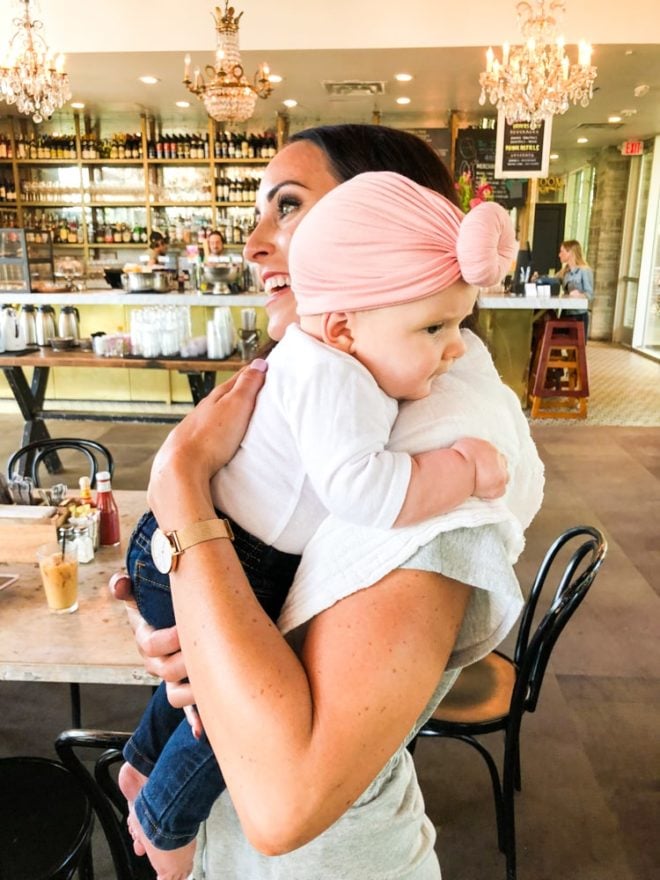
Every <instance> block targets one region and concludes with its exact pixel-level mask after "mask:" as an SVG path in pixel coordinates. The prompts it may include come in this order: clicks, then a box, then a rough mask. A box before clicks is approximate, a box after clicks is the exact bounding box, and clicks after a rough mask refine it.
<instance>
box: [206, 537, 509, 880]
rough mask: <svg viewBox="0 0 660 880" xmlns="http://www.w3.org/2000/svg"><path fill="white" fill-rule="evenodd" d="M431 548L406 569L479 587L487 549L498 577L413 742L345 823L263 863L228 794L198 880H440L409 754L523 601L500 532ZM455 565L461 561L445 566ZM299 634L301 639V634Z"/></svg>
mask: <svg viewBox="0 0 660 880" xmlns="http://www.w3.org/2000/svg"><path fill="white" fill-rule="evenodd" d="M431 545H432V546H427V547H423V548H421V549H420V550H419V551H418V552H417V553H416V554H415V555H414V556H413V557H411V558H410V559H409V560H408V561H407V562H406V563H405V565H404V567H408V568H417V569H421V570H431V571H437V570H441V571H444V572H445V573H446V574H448V576H456V575H460V577H461V579H463V580H464V581H465V582H467V583H470V582H472V583H473V584H475V581H476V584H479V582H480V581H482V580H483V578H484V572H483V568H481V569H480V570H479V571H478V572H476V571H475V572H472V571H471V570H470V564H469V560H470V559H471V558H472V557H473V556H478V555H479V554H476V552H475V551H476V549H477V547H481V546H483V545H485V546H487V547H488V548H489V550H490V551H491V552H490V553H489V555H490V557H491V560H492V563H493V567H492V569H491V576H492V579H491V581H490V584H489V589H481V588H479V587H478V586H476V584H475V586H476V588H475V590H474V594H473V596H472V598H471V600H470V603H469V605H468V609H467V611H466V614H465V618H464V620H463V624H462V627H461V631H460V634H459V637H458V639H457V650H456V651H455V653H454V654H453V655H452V659H451V660H450V663H449V666H452V665H456V668H454V669H451V670H450V671H448V672H445V674H444V675H443V676H442V678H441V680H440V682H439V684H438V687H437V688H436V690H435V692H434V694H433V696H432V698H431V700H430V701H429V703H428V705H427V707H426V709H425V710H424V712H423V713H422V715H421V716H420V718H419V719H418V721H417V723H416V724H415V726H414V728H413V730H411V732H410V734H409V735H408V737H406V740H405V741H404V742H403V743H402V744H401V746H400V747H399V749H398V750H397V752H396V753H395V754H394V755H393V756H392V757H391V758H390V760H389V761H388V763H387V764H386V766H385V767H384V768H383V769H382V770H381V772H380V773H379V774H378V776H377V777H376V778H375V779H374V781H373V782H372V783H371V784H370V785H369V786H368V788H367V789H366V791H365V792H364V793H363V794H362V795H361V796H360V797H359V798H358V799H357V800H356V801H355V803H354V804H353V805H352V806H351V807H350V809H349V810H347V811H346V813H344V815H343V816H341V818H340V819H338V820H337V821H336V822H335V823H334V824H333V825H332V826H331V827H330V828H328V829H327V831H325V832H324V833H323V834H321V835H320V836H319V837H317V838H315V839H314V840H312V841H310V843H308V844H306V845H305V846H303V847H301V848H300V849H297V850H295V851H293V852H291V853H287V854H286V855H283V856H264V855H262V854H261V853H259V852H257V851H256V850H255V849H253V847H252V846H251V845H250V844H249V842H248V841H247V840H246V838H245V836H244V835H243V833H242V830H241V827H240V823H239V821H238V817H237V815H236V813H235V811H234V808H233V805H232V802H231V798H230V797H229V794H228V793H227V792H225V793H224V794H223V795H222V796H221V797H220V798H219V800H218V801H217V802H216V804H215V806H214V807H213V811H212V813H211V816H210V818H209V820H208V821H207V823H206V827H205V828H203V829H202V831H201V832H200V836H199V838H198V848H197V861H196V868H195V872H194V875H193V876H194V878H195V880H245V878H249V880H440V865H439V863H438V859H437V856H436V854H435V851H434V844H435V838H436V835H435V829H434V827H433V824H432V823H431V821H430V820H429V819H428V817H427V816H426V815H425V813H424V800H423V797H422V793H421V790H420V788H419V784H418V782H417V776H416V774H415V769H414V765H413V761H412V758H411V756H410V753H409V752H408V751H407V749H406V748H405V746H406V744H407V743H408V742H409V741H410V740H411V739H412V738H413V737H414V736H415V734H416V733H417V731H418V730H419V728H420V727H421V725H422V724H423V723H424V721H426V719H427V718H428V717H429V716H430V715H431V714H432V712H433V711H434V709H435V708H436V706H437V704H438V703H439V702H440V700H441V699H442V698H443V697H444V695H445V694H446V693H447V692H448V691H449V689H450V688H451V686H452V685H453V683H454V681H455V680H456V678H457V677H458V674H459V672H460V667H459V664H457V663H456V660H457V657H461V656H463V657H465V656H468V655H469V657H470V662H473V661H474V660H477V659H479V657H481V656H484V655H485V654H486V653H488V651H489V650H491V649H492V648H493V647H494V645H495V644H496V643H497V642H499V641H501V639H503V638H504V636H505V635H506V633H507V632H508V630H509V628H510V627H511V626H512V624H513V622H514V621H515V619H516V617H517V615H518V614H519V612H520V608H521V607H522V596H521V594H520V589H519V587H518V584H517V581H516V579H515V575H514V574H513V570H512V568H511V565H510V563H509V562H508V561H507V558H506V553H505V551H504V548H503V545H502V541H501V538H500V536H499V534H498V532H497V528H496V527H495V526H483V527H481V528H474V529H458V530H456V531H455V532H454V533H452V532H448V533H443V534H441V535H438V536H437V538H436V539H434V541H433V542H431ZM470 545H472V546H470ZM498 545H499V550H498V549H497V548H498ZM441 557H442V561H441V559H440V558H441ZM452 558H453V559H454V562H453V563H452V562H451V561H449V562H448V560H451V559H452ZM466 566H467V567H466ZM301 630H302V628H301V629H300V630H296V631H295V635H297V636H299V637H300V636H302V634H303V633H302V631H301ZM294 647H295V645H294ZM452 661H453V662H452Z"/></svg>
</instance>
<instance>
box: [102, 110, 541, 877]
mask: <svg viewBox="0 0 660 880" xmlns="http://www.w3.org/2000/svg"><path fill="white" fill-rule="evenodd" d="M364 171H395V172H398V173H400V174H405V175H407V176H408V177H410V178H411V179H413V180H416V181H417V182H418V183H420V184H422V185H423V186H428V187H429V188H431V189H435V190H436V191H438V192H441V193H443V194H444V195H445V196H446V198H448V199H449V200H451V201H454V203H455V192H454V187H453V182H452V179H451V176H450V175H449V173H448V171H447V169H446V168H445V166H444V165H443V164H442V162H441V161H440V160H439V159H438V157H437V155H436V154H435V153H434V151H433V150H432V149H431V148H430V147H429V146H428V145H427V144H425V143H424V142H423V141H421V140H420V139H419V138H416V137H415V136H413V135H411V134H409V133H407V132H404V131H397V130H394V129H389V128H387V127H385V126H369V125H338V126H321V127H318V128H314V129H308V130H305V131H303V132H299V133H297V134H296V135H294V136H293V137H292V138H291V139H290V141H289V144H288V145H287V146H286V147H284V148H283V149H282V150H281V151H280V152H279V153H278V155H277V156H276V157H275V158H274V159H273V160H272V161H271V163H270V164H269V166H268V168H267V169H266V173H265V176H264V180H263V183H262V185H261V188H260V192H259V195H258V199H257V213H256V221H257V222H256V226H255V229H254V231H253V232H252V233H251V235H250V238H249V239H248V242H247V245H246V248H245V257H246V259H248V260H249V261H251V262H252V263H254V264H255V265H256V266H257V267H258V271H259V274H260V277H261V280H262V282H263V284H264V287H265V290H266V294H267V302H266V310H267V313H268V319H269V325H268V332H269V335H270V336H271V338H272V339H274V340H280V339H281V338H282V337H283V335H284V332H285V330H286V328H287V327H288V326H289V325H291V324H293V323H297V315H296V306H295V301H294V298H293V294H292V291H291V281H290V276H289V264H288V253H289V245H290V242H291V237H292V235H293V232H294V230H295V229H296V227H297V225H298V224H299V223H300V221H301V220H302V218H303V217H304V216H305V214H306V213H307V212H308V211H309V210H310V209H311V208H312V207H313V205H314V204H315V203H316V202H318V201H319V199H321V198H322V196H323V195H325V194H326V193H328V192H329V191H330V190H332V189H333V188H334V187H336V186H337V185H338V184H339V183H341V182H342V181H344V180H348V179H350V178H352V177H354V176H355V175H356V174H359V173H361V172H364ZM463 333H464V334H465V336H464V338H465V341H466V344H467V347H468V350H467V352H466V354H465V355H464V357H463V358H461V359H460V360H459V361H458V362H457V363H456V364H455V365H454V367H453V368H452V370H451V371H450V373H449V374H448V375H447V376H446V377H443V381H444V380H446V381H447V382H452V383H453V379H454V377H455V378H456V380H457V383H458V384H456V385H453V384H452V387H451V390H449V389H448V393H447V395H446V396H443V395H441V394H440V393H439V390H440V386H441V385H442V384H443V383H442V382H438V383H436V384H435V385H434V386H433V389H432V394H431V395H430V396H429V397H428V398H426V399H425V400H424V401H419V402H411V403H409V404H406V406H407V407H409V409H408V410H407V411H406V419H404V420H403V421H401V416H400V417H399V420H398V421H397V425H395V431H397V430H398V433H399V449H403V450H405V451H410V448H411V447H410V444H409V443H408V442H407V441H408V440H409V439H410V438H409V434H410V428H411V423H412V424H419V423H420V422H424V418H423V414H424V413H425V414H426V416H427V418H429V419H430V421H431V422H432V423H433V424H437V421H438V418H437V417H436V414H437V412H440V413H447V412H448V411H451V407H458V408H460V411H461V415H462V416H463V417H464V415H465V413H464V408H465V399H466V394H469V391H470V388H471V387H472V384H473V383H472V379H473V378H474V375H475V373H474V371H475V367H476V364H475V358H477V359H478V360H479V361H480V363H481V365H482V368H483V369H481V368H480V371H481V373H482V375H484V376H486V375H487V376H488V377H489V379H488V382H489V383H490V386H489V387H491V389H492V392H493V393H492V395H491V399H492V401H493V404H494V405H495V409H496V411H497V413H498V414H499V421H498V425H497V430H498V433H499V434H500V435H501V434H502V428H503V424H502V414H503V411H504V407H502V406H500V405H498V404H496V396H497V394H504V395H505V396H506V397H507V398H508V399H509V401H511V395H512V392H510V391H509V389H506V387H505V386H503V385H502V383H501V380H500V379H499V377H498V376H497V373H496V371H495V369H494V367H493V364H492V360H491V359H490V357H489V356H488V353H487V352H486V349H485V347H484V346H483V344H482V343H481V342H480V341H479V340H478V339H477V338H476V337H474V335H473V334H471V333H468V332H466V331H463ZM464 362H465V370H464V369H463V364H464ZM468 376H469V379H467V377H468ZM461 377H464V378H463V380H461ZM262 381H263V374H262V373H260V372H258V371H257V370H250V369H247V370H245V371H244V372H242V373H241V374H239V375H238V376H237V377H236V378H235V379H234V380H233V381H232V382H231V383H229V384H225V385H224V386H220V387H218V388H217V389H215V390H214V391H213V392H211V395H209V397H207V398H206V399H205V400H204V401H202V403H201V404H200V406H199V407H197V408H196V409H195V410H194V411H193V413H192V414H191V415H190V416H188V417H187V418H186V420H184V422H182V423H181V425H180V426H179V427H177V429H175V432H174V433H173V435H170V439H169V440H168V441H166V444H165V446H164V447H163V449H162V450H161V451H160V452H159V454H158V456H157V460H156V462H155V465H154V470H153V472H152V480H151V483H150V488H149V502H150V505H151V506H152V509H153V510H154V512H155V514H156V516H157V517H158V519H159V521H161V520H162V522H161V527H164V528H177V527H178V526H179V525H182V524H183V525H185V524H186V522H187V521H188V517H194V518H197V519H204V518H206V517H207V516H212V515H213V507H212V506H211V507H210V509H209V506H208V503H209V502H208V479H209V477H210V475H211V473H212V472H214V471H216V470H218V469H219V468H220V467H222V466H223V465H224V464H225V463H226V462H228V461H229V460H230V459H231V457H232V455H233V454H234V452H235V450H236V448H237V446H238V443H239V442H240V440H241V438H242V436H243V433H244V431H245V428H246V426H247V423H248V421H249V417H250V411H251V406H252V405H253V402H254V397H255V394H256V392H257V391H258V389H259V388H260V387H261V383H262ZM516 407H517V409H516V413H517V420H516V421H517V424H518V426H519V430H520V431H521V432H522V433H520V435H519V440H522V442H523V445H524V446H526V447H527V448H529V444H531V440H530V438H529V429H528V426H527V423H526V421H525V420H524V418H523V416H522V414H521V413H520V407H519V405H518V404H516ZM469 412H470V413H471V414H472V417H473V421H474V422H478V423H479V424H481V421H482V415H481V412H480V410H479V408H478V407H477V406H469ZM217 428H222V432H221V434H220V439H219V440H218V433H217V430H216V429H217ZM506 433H507V434H509V431H508V430H507V431H506ZM515 433H516V432H515V431H514V436H515ZM516 446H517V442H516V441H514V442H513V444H512V448H511V454H509V452H508V451H507V460H508V462H509V465H510V467H513V462H514V459H515V458H516V453H515V448H516ZM518 448H520V447H518ZM184 462H185V465H184ZM519 463H520V464H522V465H523V466H522V467H520V468H518V469H517V471H516V473H519V474H521V475H523V476H524V477H525V479H526V480H527V481H528V485H529V487H530V489H531V490H532V491H531V500H530V501H529V505H530V507H529V509H528V514H527V515H526V516H524V517H523V527H524V524H525V523H526V522H528V521H529V518H530V514H531V515H533V512H534V511H535V508H536V506H537V504H538V502H539V500H540V493H541V491H542V471H541V473H539V469H538V462H537V465H536V467H529V466H527V463H525V462H519ZM202 508H203V509H202ZM378 531H379V533H380V530H378ZM459 532H461V534H460V535H459ZM402 533H403V530H402ZM386 534H388V535H391V533H386ZM468 534H469V537H468ZM453 537H455V538H456V539H457V540H459V543H458V544H456V545H455V549H454V550H453V551H452V550H451V549H450V548H451V546H452V540H451V539H452V538H453ZM448 540H449V543H447V542H446V541H443V542H442V553H441V555H443V556H444V558H445V560H446V559H448V558H450V557H452V558H453V559H454V561H455V562H456V563H457V564H459V566H460V567H461V569H462V574H461V575H457V576H456V579H452V577H451V575H447V574H443V573H440V571H441V570H439V569H438V567H437V561H436V559H435V554H434V552H433V549H432V548H433V547H435V546H436V539H434V540H433V541H430V542H427V543H425V542H424V541H423V540H422V541H421V545H423V546H420V542H419V541H417V542H416V543H415V546H416V547H418V548H419V549H418V550H417V551H416V552H415V550H414V549H412V550H411V549H410V547H409V546H407V547H406V548H405V552H404V553H403V557H404V560H403V561H398V560H400V558H401V554H397V560H395V561H392V559H391V555H390V554H383V553H378V554H377V558H378V559H379V560H381V561H383V563H384V564H385V567H386V571H384V572H382V573H381V575H380V577H381V579H380V580H379V581H378V583H377V584H376V585H375V586H370V585H372V584H373V583H374V582H373V580H371V579H369V578H368V579H367V583H366V584H365V585H364V586H365V587H367V586H369V589H366V588H365V589H361V590H359V591H358V592H356V593H354V594H352V595H350V596H347V597H344V598H341V600H339V599H337V598H335V601H332V600H331V601H325V598H326V597H323V599H324V601H323V602H322V604H321V607H317V608H316V609H315V610H314V612H313V613H312V614H306V613H304V611H305V609H303V614H302V618H301V617H300V615H298V616H296V615H295V614H294V613H293V611H291V612H290V613H289V618H288V619H289V620H290V621H292V620H293V621H295V622H294V623H293V626H295V629H294V630H292V633H291V638H290V645H289V644H288V643H287V640H285V639H284V637H283V635H282V634H281V633H282V631H284V629H285V628H284V627H282V626H281V627H280V630H281V631H278V629H276V628H275V627H273V625H272V624H271V623H270V621H268V619H267V617H266V615H265V614H264V613H263V611H261V609H260V608H259V606H258V605H257V603H256V602H255V600H254V596H253V594H252V592H251V591H250V590H249V588H248V587H247V586H246V582H245V581H244V576H243V573H242V570H241V569H240V567H237V565H236V564H235V563H234V561H233V560H232V555H233V551H232V550H231V548H230V547H229V545H228V542H226V541H221V542H218V541H216V542H209V543H207V544H204V545H200V549H199V550H198V551H197V552H196V553H195V551H193V552H188V553H186V554H185V556H184V558H183V565H181V566H180V567H179V569H177V572H175V573H174V580H175V583H174V584H173V594H174V604H175V608H176V615H177V622H178V626H177V627H172V628H170V629H168V630H159V631H154V630H152V629H151V628H150V627H149V626H147V625H146V623H145V622H144V621H143V620H141V619H140V618H139V615H137V614H136V612H135V610H134V609H131V608H130V606H129V612H130V614H131V618H132V621H133V623H134V625H135V627H136V638H137V640H138V645H139V647H140V650H141V651H142V653H143V656H144V657H145V663H146V665H147V668H148V669H149V670H150V671H151V672H153V673H154V674H156V675H158V676H160V677H162V678H163V679H164V680H165V681H167V683H168V694H169V697H170V701H171V702H172V704H173V705H175V706H188V705H189V704H191V703H193V702H195V701H196V702H197V703H198V705H199V708H200V712H201V715H202V718H203V719H204V724H205V727H206V729H207V733H208V734H209V740H210V741H211V743H212V745H213V748H214V751H215V753H216V756H217V758H218V760H219V761H220V763H221V764H222V766H223V769H224V770H225V771H226V779H227V784H228V787H229V790H230V794H231V797H228V796H227V795H223V796H222V797H221V798H220V800H219V801H218V802H217V804H216V807H215V808H214V811H213V813H212V815H211V818H210V820H209V823H208V826H207V828H206V830H205V834H203V835H202V837H201V842H202V844H203V846H202V847H201V848H200V850H199V855H200V859H202V858H203V859H204V862H205V865H204V868H202V867H201V863H200V865H198V871H199V875H198V873H197V872H196V873H195V876H199V877H200V878H201V877H204V876H205V877H207V878H208V877H220V876H227V877H250V878H251V880H266V878H268V880H271V878H276V877H277V878H279V877H284V876H286V877H287V878H288V880H308V878H309V880H312V878H314V880H315V878H318V877H324V878H325V877H327V878H330V877H341V878H342V880H381V878H382V877H383V876H385V874H387V876H388V877H389V878H390V880H394V878H404V877H405V880H431V878H433V880H436V878H439V877H440V869H439V865H438V861H437V857H436V856H435V853H434V849H433V845H434V840H435V832H434V829H433V825H432V823H431V822H430V821H429V820H428V818H426V817H425V815H424V805H423V801H422V797H421V792H420V789H419V785H418V783H417V780H416V778H415V772H414V767H413V764H412V760H411V758H410V755H409V753H408V752H407V751H406V749H405V744H406V742H408V741H409V739H410V738H412V736H414V734H415V731H416V730H417V729H418V727H419V725H420V724H421V723H422V722H423V720H424V719H425V718H426V717H428V715H429V714H430V713H431V712H432V711H433V709H434V708H435V706H436V705H437V703H438V701H439V700H440V699H441V697H442V695H443V693H445V692H446V690H447V689H448V688H449V687H450V686H451V684H452V683H453V681H454V680H455V678H456V675H457V674H458V672H457V668H458V666H460V665H465V664H466V663H470V662H474V661H476V660H477V659H479V657H480V656H482V653H481V652H482V651H483V652H486V653H487V652H488V651H489V650H491V649H492V648H493V647H495V645H496V644H498V643H499V642H500V641H501V640H502V638H504V636H505V635H506V632H507V631H508V630H509V629H510V627H511V626H512V625H513V622H514V621H515V618H516V616H517V614H518V612H519V609H520V607H521V598H520V592H519V588H518V586H517V584H516V583H515V579H514V582H511V581H507V576H506V574H505V572H506V571H509V570H510V565H511V554H510V553H509V552H508V551H507V550H506V549H505V544H504V542H503V540H502V537H501V536H500V534H499V531H498V530H497V529H495V528H493V527H490V528H489V527H482V528H470V529H467V530H461V529H458V530H457V531H456V533H455V535H454V533H451V532H450V533H449V535H448ZM333 546H334V547H335V552H334V561H333V560H331V562H332V563H333V565H334V564H335V563H336V565H338V566H340V568H341V569H342V570H343V563H344V561H346V560H345V555H344V553H343V551H342V549H341V544H340V545H335V544H333ZM436 549H437V548H436ZM362 555H363V554H360V558H361V556H362ZM513 556H515V553H514V554H513ZM432 557H434V558H432ZM477 558H481V559H485V560H487V564H488V566H489V567H490V566H492V565H495V564H496V561H497V560H500V563H501V564H500V563H497V564H498V565H500V567H499V568H498V569H497V572H495V571H493V572H492V576H491V578H490V583H491V584H492V591H482V590H479V589H473V590H468V593H472V594H475V595H473V596H472V600H470V601H469V602H468V593H466V588H465V587H464V585H463V583H461V582H465V581H469V580H470V576H469V574H468V573H467V569H469V568H471V566H472V562H473V561H474V560H475V559H477ZM390 563H391V564H390ZM335 567H336V566H335ZM339 574H340V575H341V572H339ZM179 578H181V580H180V581H179ZM322 579H323V577H322ZM179 583H180V586H179ZM111 588H113V589H114V591H115V595H117V597H118V598H127V597H128V596H129V595H130V581H129V580H128V578H126V577H125V576H119V577H115V578H113V583H112V584H111ZM218 588H219V589H218ZM312 592H315V591H312ZM482 593H483V595H480V597H477V595H476V594H482ZM289 596H290V598H292V597H293V598H296V594H295V590H294V591H292V592H291V593H290V594H289ZM213 597H214V598H213ZM477 598H480V599H481V600H483V601H477ZM466 603H467V607H468V610H467V612H465V607H466ZM404 609H405V613H403V610H404ZM298 610H300V608H299V609H298ZM464 613H465V615H466V620H465V624H464V626H463V628H462V630H461V631H462V633H463V635H464V638H463V640H462V643H460V639H459V643H460V650H458V652H457V651H456V648H452V646H454V645H455V644H456V645H457V646H458V644H459V643H457V642H456V638H457V633H458V631H459V629H461V626H460V623H461V619H462V617H463V614H464ZM357 622H359V625H357ZM179 637H180V639H181V641H180V640H179ZM181 643H182V644H183V646H184V649H185V661H184V657H183V655H182V653H181V651H180V648H181ZM250 646H253V647H255V649H256V648H257V647H258V646H260V647H259V652H258V653H257V652H256V651H252V650H251V649H250ZM452 651H454V653H452ZM450 654H451V657H450V656H449V655H450ZM445 668H448V669H449V670H450V671H448V672H446V673H444V674H443V670H444V669H445ZM219 670H221V672H219ZM188 673H190V677H191V681H192V682H193V686H194V688H195V692H194V695H193V692H192V688H191V686H190V685H188V684H185V683H183V680H184V679H185V678H186V676H187V674H188ZM219 679H222V682H221V684H218V683H217V681H218V680H219ZM348 683H350V685H349V684H348ZM216 687H219V688H220V689H222V690H224V695H225V696H224V697H223V695H222V694H221V693H220V692H219V691H218V690H217V689H216ZM226 688H229V689H228V690H227V689H226ZM225 697H226V699H225ZM221 728H222V730H221ZM198 729H199V728H198ZM264 731H266V733H267V735H264Z"/></svg>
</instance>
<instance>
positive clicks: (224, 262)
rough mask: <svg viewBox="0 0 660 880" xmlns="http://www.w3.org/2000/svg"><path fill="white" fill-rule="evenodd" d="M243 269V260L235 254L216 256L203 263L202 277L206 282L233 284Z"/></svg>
mask: <svg viewBox="0 0 660 880" xmlns="http://www.w3.org/2000/svg"><path fill="white" fill-rule="evenodd" d="M242 271H243V260H242V259H241V258H240V257H239V256H236V255H232V254H228V255H227V256H222V257H217V258H216V259H215V260H213V262H211V261H209V262H208V263H205V264H204V279H205V281H206V282H207V283H208V284H218V283H223V282H224V283H225V284H233V283H234V282H236V281H238V279H239V278H240V277H241V273H242Z"/></svg>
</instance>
